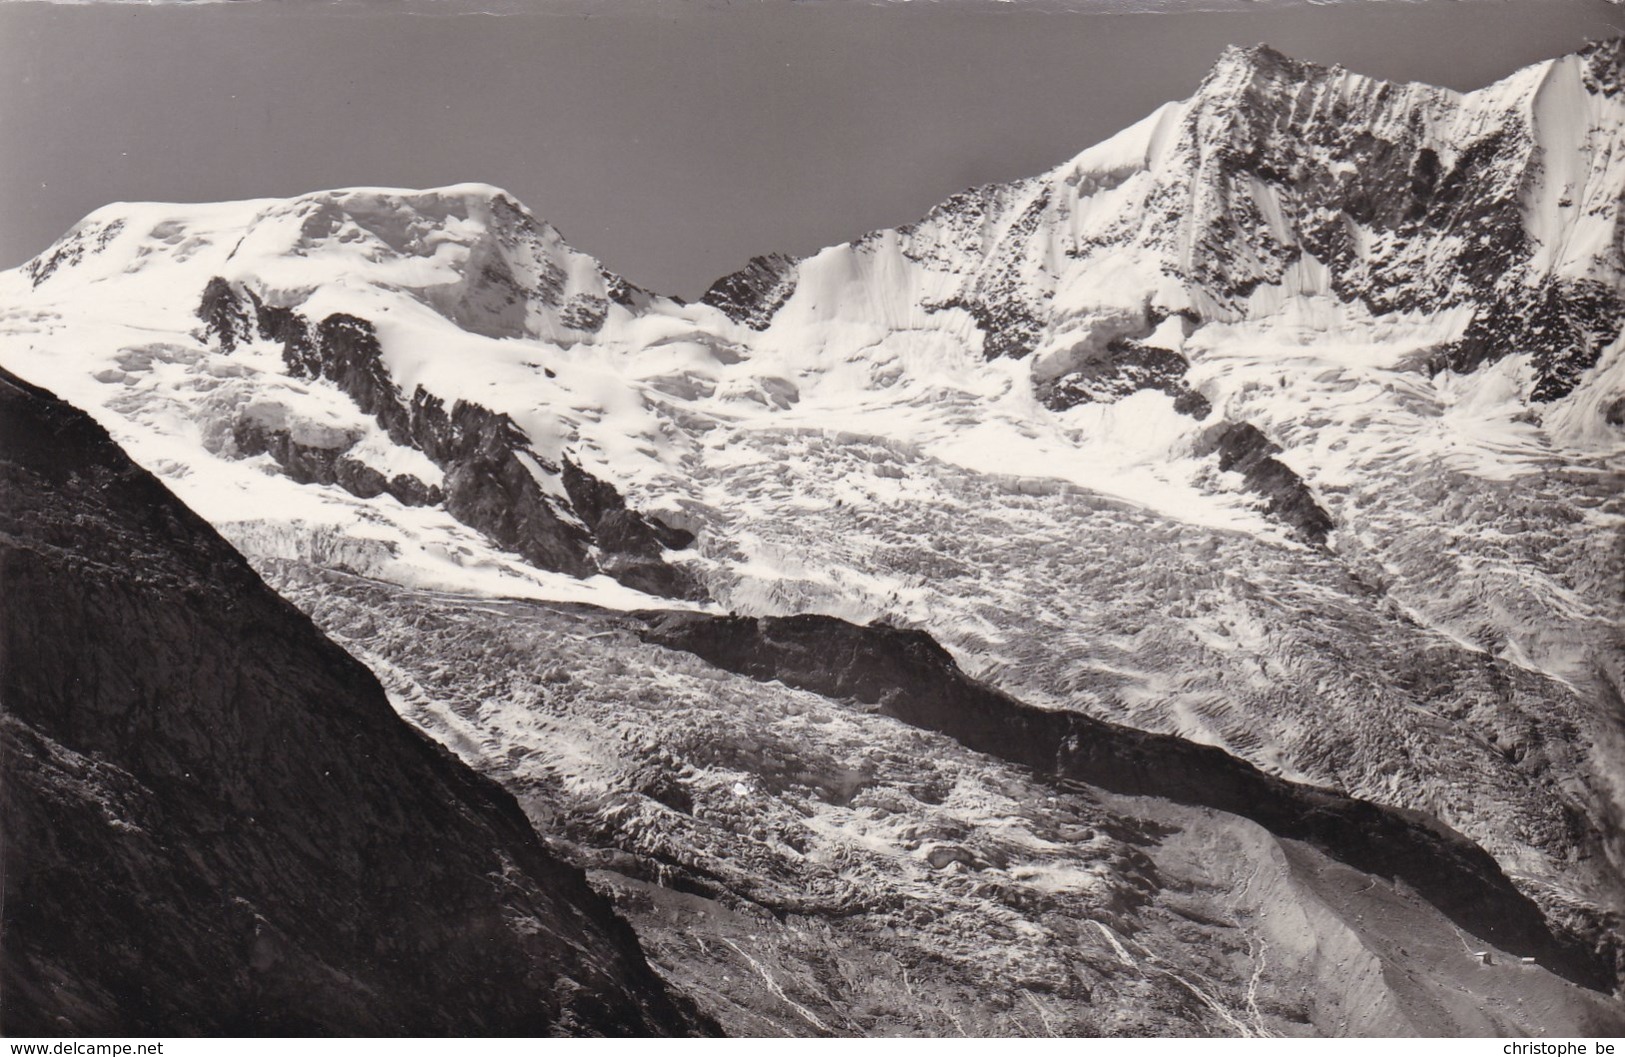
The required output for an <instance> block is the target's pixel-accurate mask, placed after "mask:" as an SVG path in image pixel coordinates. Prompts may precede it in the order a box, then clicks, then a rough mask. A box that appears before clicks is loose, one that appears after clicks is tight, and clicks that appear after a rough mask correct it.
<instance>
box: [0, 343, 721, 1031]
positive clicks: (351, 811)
mask: <svg viewBox="0 0 1625 1057" xmlns="http://www.w3.org/2000/svg"><path fill="white" fill-rule="evenodd" d="M0 474H3V477H0V481H3V490H0V494H3V495H4V502H3V503H0V582H3V583H4V585H5V592H6V597H7V598H8V599H9V600H10V602H9V603H8V605H7V614H6V620H5V622H4V626H3V631H0V636H3V637H0V672H3V680H4V684H3V687H0V694H3V699H4V702H5V707H4V714H3V716H0V725H3V731H4V739H5V741H4V745H5V749H4V752H5V768H4V776H3V780H4V785H3V797H0V803H3V809H4V825H3V833H4V848H3V854H4V861H5V866H6V869H5V901H4V924H3V928H4V936H5V949H4V961H3V969H4V1007H3V1010H0V1023H3V1026H4V1030H5V1032H6V1034H8V1035H60V1034H63V1033H71V1034H121V1035H129V1034H157V1035H183V1034H184V1035H191V1034H226V1035H232V1034H267V1033H269V1034H281V1033H292V1034H369V1035H374V1034H429V1035H435V1034H453V1033H456V1034H466V1033H473V1034H559V1033H567V1034H614V1035H627V1034H634V1035H649V1034H662V1035H663V1034H671V1033H691V1032H698V1031H704V1030H707V1028H708V1027H709V1026H710V1025H709V1024H708V1023H707V1022H706V1021H705V1020H704V1019H703V1018H702V1017H700V1016H698V1015H697V1014H696V1013H694V1012H693V1011H692V1009H691V1008H690V1007H689V1006H687V1005H686V1004H685V1002H684V1001H683V1000H682V999H680V998H677V997H675V996H673V995H672V994H671V993H670V992H669V991H668V990H667V988H666V986H665V985H664V984H663V982H662V981H661V979H660V978H659V977H658V976H656V975H655V974H654V973H653V972H652V971H651V970H650V968H649V966H648V965H647V963H646V962H645V961H644V958H643V954H642V952H641V950H640V949H639V947H638V943H637V939H636V937H635V936H634V935H633V933H632V930H631V929H630V928H629V927H628V926H627V925H626V924H625V922H623V921H622V920H621V919H620V918H618V917H617V916H616V915H615V914H614V912H613V911H612V910H611V908H610V906H609V905H608V904H607V903H606V902H605V901H604V900H603V899H602V898H601V897H600V896H598V895H597V894H596V893H595V892H594V891H593V890H592V889H591V888H589V887H588V886H587V884H586V882H585V880H584V878H583V877H582V875H581V873H580V872H579V871H578V870H575V869H573V868H571V867H569V866H567V865H565V864H563V863H561V862H559V861H558V860H557V859H556V858H554V857H553V856H552V855H551V854H550V853H549V852H548V851H546V850H545V849H544V847H543V845H542V843H541V842H540V841H539V840H538V838H537V836H536V834H535V833H534V832H533V831H532V830H531V828H530V825H529V824H528V822H527V821H526V819H525V817H524V816H523V814H522V813H521V812H520V811H519V809H518V807H517V805H515V803H514V801H513V800H512V798H511V797H509V796H508V795H507V794H505V793H503V792H502V791H501V790H500V789H498V788H497V787H496V786H494V785H493V784H492V783H490V782H489V781H487V780H485V779H483V778H480V777H478V776H477V775H475V774H474V773H473V772H471V771H470V770H469V769H468V768H467V767H465V766H464V765H463V764H461V763H459V762H458V761H456V760H455V759H454V758H452V757H451V756H449V755H448V754H447V753H446V752H445V751H444V750H443V749H441V748H440V747H439V746H438V745H436V744H434V743H433V742H431V741H429V740H428V739H426V738H424V737H423V736H422V735H420V734H418V733H417V732H415V731H413V730H412V729H411V728H410V727H408V726H407V725H405V724H404V723H402V722H401V721H400V719H399V718H398V717H397V716H396V715H395V714H394V712H393V711H392V710H391V709H390V707H389V704H388V702H387V700H386V699H385V697H384V694H383V691H382V690H381V689H380V687H379V685H378V683H377V682H376V680H374V679H373V677H372V676H371V674H370V673H369V672H368V671H367V670H366V669H365V668H363V667H362V666H361V665H360V664H358V663H357V662H355V661H354V660H352V659H351V658H350V657H349V656H348V655H346V654H345V653H344V652H343V650H341V649H340V648H338V647H337V646H335V645H334V644H333V643H332V642H331V641H329V640H328V639H326V638H325V637H323V636H322V635H321V634H320V633H319V632H318V631H316V629H315V628H314V627H312V626H311V624H310V622H309V620H308V619H307V618H306V617H304V616H303V615H302V614H300V613H299V612H298V610H296V609H294V608H293V607H292V606H290V605H289V604H288V603H286V602H284V601H283V600H282V599H280V598H278V597H277V596H276V595H275V594H274V593H273V592H272V591H271V590H270V589H269V588H267V587H266V586H265V585H264V583H263V582H262V581H261V580H260V579H259V578H258V576H256V575H255V574H254V573H253V572H252V571H251V570H250V569H249V567H248V566H247V564H246V563H245V562H244V561H243V560H242V558H241V557H240V556H239V555H238V554H237V553H236V552H235V551H233V550H232V549H231V547H230V546H228V545H227V544H226V543H225V542H224V541H223V540H221V539H220V537H219V536H218V535H216V533H215V532H214V530H213V529H211V528H210V527H209V526H208V524H207V523H205V522H204V521H203V520H202V519H201V518H199V517H197V516H196V515H194V514H193V513H191V512H190V511H189V510H187V509H186V508H185V507H184V506H182V505H181V504H180V503H179V502H177V501H176V500H175V499H174V497H173V496H171V495H170V494H169V493H168V492H167V491H165V489H164V488H163V486H162V485H161V484H159V483H158V481H157V480H155V479H154V478H153V477H152V476H151V475H150V474H148V473H147V472H146V471H144V470H141V469H139V468H137V467H136V466H134V465H133V464H132V463H131V462H130V461H129V459H128V458H127V457H126V456H125V455H124V453H123V452H122V451H120V450H119V448H118V447H117V446H116V445H115V444H113V442H112V441H111V440H110V439H109V437H108V436H107V434H106V433H105V432H104V431H103V430H102V429H101V428H100V427H98V426H97V425H95V423H94V422H92V421H91V420H90V419H89V418H88V417H87V416H86V415H84V414H83V413H81V412H79V411H77V410H74V409H72V408H70V407H68V406H67V405H65V404H63V403H61V402H60V401H58V400H56V399H55V398H54V397H53V396H51V394H49V393H47V392H45V391H44V390H40V389H37V388H34V387H33V386H30V385H29V384H27V383H25V382H22V381H20V380H19V379H17V378H16V377H15V376H13V375H11V374H9V373H0Z"/></svg>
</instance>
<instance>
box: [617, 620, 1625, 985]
mask: <svg viewBox="0 0 1625 1057" xmlns="http://www.w3.org/2000/svg"><path fill="white" fill-rule="evenodd" d="M641 617H642V619H644V620H645V621H646V628H645V629H644V630H643V632H642V635H643V637H644V638H645V640H646V641H650V642H654V643H658V644H660V645H663V646H667V647H670V648H673V649H681V650H686V651H688V652H690V653H694V654H696V655H697V656H699V657H702V658H704V659H705V660H707V661H709V662H711V663H712V664H715V665H717V666H719V667H722V668H725V669H727V670H729V671H733V672H738V673H740V674H744V675H749V676H751V677H753V678H756V679H761V680H773V679H777V680H779V681H781V682H783V683H785V684H786V685H788V686H793V687H798V688H801V689H805V690H810V691H813V692H815V693H819V694H823V695H825V696H829V697H839V698H849V699H854V700H856V701H859V702H862V703H865V704H869V705H877V706H878V707H879V709H880V711H881V712H882V713H883V714H885V715H888V716H892V717H894V718H896V719H899V720H901V721H903V722H905V723H909V724H912V725H914V726H919V727H923V728H926V729H929V730H934V731H938V732H941V733H944V734H947V735H948V736H950V737H952V738H954V739H955V740H956V741H959V742H960V743H961V744H963V745H965V746H966V747H967V748H971V749H974V750H977V751H980V752H986V753H989V754H991V755H994V756H997V757H999V758H1001V759H1005V760H1008V761H1010V762H1013V763H1017V764H1020V765H1023V766H1026V767H1030V768H1032V769H1033V770H1035V771H1037V772H1039V773H1041V774H1047V775H1051V776H1054V777H1055V778H1057V779H1060V780H1062V781H1063V782H1065V781H1075V782H1081V783H1085V784H1088V785H1091V786H1095V787H1098V788H1102V789H1106V790H1109V791H1112V792H1115V793H1121V794H1127V795H1132V796H1152V797H1161V798H1166V799H1169V800H1173V801H1176V802H1178V803H1183V804H1190V805H1197V806H1202V807H1208V808H1214V809H1216V810H1220V811H1225V812H1229V813H1231V814H1234V815H1238V816H1241V817H1243V818H1247V819H1251V820H1252V821H1254V822H1257V823H1258V824H1260V825H1262V826H1264V827H1265V828H1267V829H1269V830H1270V831H1271V832H1272V833H1274V834H1276V835H1277V836H1280V837H1285V838H1289V839H1294V840H1301V841H1304V842H1305V843H1308V844H1311V845H1313V846H1314V847H1316V848H1318V849H1320V850H1321V851H1323V852H1325V853H1326V854H1328V855H1330V856H1331V857H1333V858H1335V859H1338V860H1340V861H1342V862H1344V863H1346V864H1348V865H1350V866H1353V867H1355V868H1356V869H1359V870H1362V871H1365V872H1367V873H1371V874H1375V875H1380V876H1383V877H1391V878H1395V879H1397V880H1399V881H1402V882H1404V883H1405V884H1407V885H1409V886H1410V887H1412V888H1413V889H1415V890H1416V892H1417V893H1418V894H1420V895H1421V896H1422V897H1423V898H1425V899H1426V900H1428V901H1429V902H1430V903H1432V904H1433V905H1434V906H1435V907H1437V908H1438V909H1439V910H1440V911H1441V912H1443V913H1444V914H1445V915H1446V916H1447V917H1449V918H1450V919H1451V920H1452V921H1453V922H1455V923H1456V924H1457V925H1459V926H1460V927H1461V928H1463V929H1465V930H1466V931H1468V932H1471V933H1472V934H1474V935H1476V936H1479V937H1480V938H1482V939H1485V940H1487V941H1490V942H1492V943H1494V944H1496V945H1498V946H1500V947H1502V948H1503V949H1505V950H1508V951H1511V952H1513V953H1516V954H1519V955H1523V956H1528V957H1534V958H1536V959H1537V960H1538V961H1539V962H1540V963H1541V964H1542V965H1545V966H1547V967H1548V968H1550V969H1551V970H1552V971H1553V972H1556V973H1558V974H1559V975H1562V976H1564V977H1566V978H1567V979H1570V980H1572V981H1574V982H1576V983H1580V984H1582V985H1584V986H1587V987H1590V988H1593V989H1596V990H1604V991H1606V990H1610V989H1612V988H1613V987H1614V986H1616V984H1617V982H1618V979H1619V975H1620V969H1621V965H1620V957H1619V956H1620V953H1621V952H1620V950H1619V948H1618V944H1617V943H1606V942H1603V940H1597V941H1594V942H1587V941H1585V940H1581V939H1577V938H1574V937H1569V936H1560V935H1557V934H1555V933H1554V932H1553V930H1552V928H1551V927H1550V925H1549V924H1548V923H1547V921H1546V920H1545V919H1544V917H1543V916H1542V914H1541V912H1540V910H1539V908H1538V907H1537V906H1536V905H1535V904H1534V903H1533V902H1532V901H1531V900H1530V899H1528V897H1526V896H1524V895H1523V894H1522V893H1520V892H1519V891H1518V890H1517V889H1516V888H1515V887H1514V886H1513V885H1512V883H1511V882H1510V881H1509V880H1508V879H1507V877H1506V876H1505V874H1503V873H1502V871H1501V869H1500V867H1499V866H1498V865H1496V863H1495V861H1494V860H1493V859H1492V858H1491V857H1490V856H1489V855H1488V854H1487V853H1486V852H1484V851H1483V849H1481V848H1479V847H1478V846H1477V845H1476V844H1473V843H1472V842H1471V841H1469V840H1467V839H1466V838H1465V837H1462V836H1461V835H1460V834H1458V833H1456V832H1455V831H1453V830H1451V829H1449V828H1448V827H1446V826H1444V825H1443V824H1442V823H1440V822H1438V821H1437V820H1436V819H1434V818H1432V817H1431V816H1428V815H1426V814H1423V813H1421V812H1416V811H1407V810H1402V809H1398V808H1389V807H1381V806H1378V805H1376V804H1372V803H1369V802H1366V801H1361V800H1355V799H1352V798H1350V797H1346V796H1342V795H1340V794H1338V793H1335V792H1332V791H1329V790H1325V789H1318V788H1314V787H1310V786H1305V785H1299V784H1295V783H1292V782H1288V781H1285V780H1283V779H1280V778H1275V777H1272V776H1270V775H1267V774H1265V773H1264V772H1262V771H1260V770H1258V769H1257V768H1255V767H1253V766H1252V765H1251V764H1248V763H1245V762H1243V761H1241V760H1238V759H1236V758H1234V757H1232V756H1230V755H1229V754H1227V753H1225V752H1223V751H1222V750H1220V749H1216V748H1212V747H1209V746H1203V745H1197V744H1194V743H1191V742H1187V741H1184V740H1183V739H1180V738H1176V737H1172V736H1169V735H1161V734H1150V733H1146V732H1143V731H1137V730H1133V729H1130V728H1127V727H1121V726H1117V725H1115V724H1111V723H1106V722H1102V721H1099V720H1095V719H1092V718H1090V717H1088V716H1084V715H1081V714H1079V713H1075V712H1056V711H1046V710H1043V709H1038V708H1034V707H1032V706H1029V705H1026V704H1024V703H1022V702H1020V701H1018V700H1016V699H1015V698H1013V697H1010V696H1009V695H1007V694H1004V693H1001V692H999V691H997V690H994V689H992V688H990V687H987V686H984V685H982V684H980V683H978V682H976V681H975V680H973V679H971V678H970V677H968V676H966V675H965V674H964V673H963V672H962V671H960V669H959V667H958V665H957V664H956V663H955V662H954V660H953V658H952V657H951V656H950V655H949V654H948V652H947V651H946V650H944V649H943V648H942V647H941V646H940V645H938V644H937V642H936V641H935V640H934V639H932V638H931V637H930V636H929V635H927V634H926V633H924V632H921V631H911V630H904V629H899V628H894V627H890V626H885V625H870V626H868V627H860V626H858V625H854V624H850V623H847V622H846V621H842V620H839V619H836V618H833V617H824V616H798V617H784V618H774V617H764V618H754V617H738V616H730V617H714V616H708V615H704V614H693V613H646V614H641ZM1604 939H1605V938H1604Z"/></svg>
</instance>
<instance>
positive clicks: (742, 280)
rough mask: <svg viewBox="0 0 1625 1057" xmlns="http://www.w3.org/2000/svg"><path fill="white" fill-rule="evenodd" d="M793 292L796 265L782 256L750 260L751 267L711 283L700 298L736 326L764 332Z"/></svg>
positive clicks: (775, 255) (748, 266)
mask: <svg viewBox="0 0 1625 1057" xmlns="http://www.w3.org/2000/svg"><path fill="white" fill-rule="evenodd" d="M795 292H796V262H795V260H794V259H793V258H791V257H787V256H785V255H784V254H782V253H770V254H768V255H767V256H765V257H752V258H751V259H750V263H748V264H746V265H745V266H744V267H743V268H741V269H739V270H738V271H737V272H734V273H733V274H731V275H725V276H723V277H722V278H720V279H718V280H717V281H716V282H714V283H712V284H711V285H710V287H709V288H708V289H707V290H706V291H705V293H704V294H703V295H702V296H701V297H700V301H701V303H703V304H707V305H710V306H711V307H712V308H716V309H720V310H721V311H722V314H723V315H725V316H727V317H728V318H729V319H731V320H733V321H734V322H735V323H743V324H745V325H746V326H747V327H750V328H751V329H752V330H765V329H767V325H768V324H769V323H770V322H772V320H773V315H774V313H776V312H778V310H779V309H780V308H782V307H784V303H785V302H786V301H788V300H790V295H791V294H794V293H795Z"/></svg>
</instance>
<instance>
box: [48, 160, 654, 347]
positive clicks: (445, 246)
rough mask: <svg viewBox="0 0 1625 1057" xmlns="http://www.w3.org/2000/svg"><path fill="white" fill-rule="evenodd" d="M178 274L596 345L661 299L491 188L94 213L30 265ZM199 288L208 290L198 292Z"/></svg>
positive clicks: (78, 281)
mask: <svg viewBox="0 0 1625 1057" xmlns="http://www.w3.org/2000/svg"><path fill="white" fill-rule="evenodd" d="M155 263H158V264H161V265H163V266H164V271H165V273H166V279H165V281H168V282H174V281H176V280H177V279H178V278H179V276H178V275H176V274H175V272H174V267H175V266H176V265H183V264H184V265H185V266H186V268H185V271H186V272H188V273H191V274H193V275H194V276H201V277H202V281H205V282H206V281H207V279H209V278H211V277H215V276H219V277H221V278H224V279H225V280H226V281H228V282H231V283H233V284H236V285H239V286H242V287H243V288H244V289H251V290H252V291H253V293H254V295H255V296H256V297H257V298H258V299H259V300H260V301H262V302H263V303H265V304H267V305H271V306H274V307H277V308H289V309H291V308H295V307H298V306H300V305H303V304H304V303H305V302H306V301H307V300H309V299H310V298H311V297H313V296H314V295H316V294H317V293H318V292H322V293H324V294H326V295H328V299H329V300H333V301H335V302H336V301H339V300H343V297H342V296H337V292H338V291H346V290H347V291H350V292H351V293H356V292H360V293H363V294H365V293H367V292H368V291H371V292H373V293H377V292H385V293H389V294H404V295H406V296H408V297H411V298H412V299H414V300H416V301H418V302H420V303H422V304H424V305H426V306H428V307H429V308H431V309H433V310H434V311H436V312H437V313H439V314H440V315H442V316H444V317H445V318H446V319H448V320H450V321H451V322H453V323H454V324H456V325H457V326H458V327H459V328H461V329H463V330H466V331H469V332H472V333H476V334H482V335H485V336H488V337H497V338H507V337H531V338H546V339H549V340H554V341H561V342H565V343H572V342H575V341H583V340H591V339H592V336H593V335H594V334H596V333H597V332H598V331H599V330H600V329H601V328H602V326H603V325H604V321H605V319H606V317H607V316H608V315H609V313H610V311H611V309H612V306H615V305H619V306H620V307H621V308H622V309H623V310H626V311H631V312H635V311H638V310H640V309H641V308H643V307H646V306H648V305H649V304H651V303H653V302H654V301H655V300H657V299H655V298H654V297H653V296H652V295H650V294H647V293H645V292H644V291H641V290H639V289H637V288H636V287H634V286H633V285H631V284H629V283H627V282H625V281H624V280H622V279H621V278H620V277H618V276H615V275H612V274H610V273H608V272H607V271H605V270H604V269H603V268H602V267H601V266H600V265H599V263H598V262H597V261H596V260H594V259H593V258H591V257H590V256H588V255H586V254H584V253H580V252H579V251H577V250H575V249H573V248H572V247H570V246H569V245H568V244H567V243H566V242H565V241H564V239H563V237H562V236H561V235H560V234H559V232H558V230H557V229H556V228H554V227H553V226H552V225H551V224H548V223H547V222H546V221H544V220H541V219H539V218H538V217H536V216H535V215H533V214H532V213H531V212H530V211H529V210H527V209H526V208H525V207H524V206H523V205H521V204H520V203H519V202H518V200H517V199H515V198H514V197H513V196H512V195H510V194H508V193H507V192H505V191H503V190H502V189H500V188H497V187H493V186H490V185H488V184H477V183H468V184H457V185H454V186H450V187H441V188H433V189H430V190H423V191H414V190H406V189H398V188H372V187H369V188H347V189H341V190H333V191H320V192H315V193H311V194H305V195H300V196H298V197H296V198H290V199H285V200H275V199H273V200H258V201H248V202H239V203H226V204H222V205H211V206H191V205H166V204H156V203H132V204H120V205H115V206H108V207H105V208H103V209H101V210H98V211H97V212H95V213H93V214H91V215H90V216H89V217H87V218H86V219H85V220H84V221H82V222H81V223H80V224H78V225H76V226H75V228H74V229H73V230H72V231H71V232H70V233H69V234H68V235H67V236H65V237H64V238H63V239H62V240H60V241H59V242H58V243H57V244H56V245H55V246H53V247H51V249H49V250H47V251H46V252H45V253H43V254H41V255H40V256H39V257H37V258H36V259H35V260H33V261H31V262H29V263H28V264H27V265H25V266H24V269H23V270H24V272H25V273H26V274H27V276H28V277H29V279H30V281H31V282H32V284H33V285H34V286H36V287H37V286H40V285H42V284H46V283H50V284H51V285H52V286H53V287H56V288H62V287H66V286H71V285H82V284H86V283H91V282H100V281H104V280H108V279H111V278H114V277H118V276H131V275H136V274H138V273H141V272H143V271H146V270H147V269H149V267H150V266H151V265H153V264H155ZM199 288H200V289H201V286H200V287H199Z"/></svg>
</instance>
